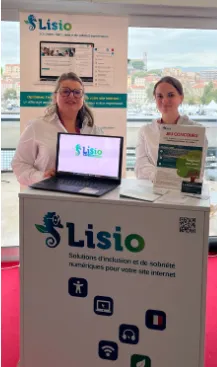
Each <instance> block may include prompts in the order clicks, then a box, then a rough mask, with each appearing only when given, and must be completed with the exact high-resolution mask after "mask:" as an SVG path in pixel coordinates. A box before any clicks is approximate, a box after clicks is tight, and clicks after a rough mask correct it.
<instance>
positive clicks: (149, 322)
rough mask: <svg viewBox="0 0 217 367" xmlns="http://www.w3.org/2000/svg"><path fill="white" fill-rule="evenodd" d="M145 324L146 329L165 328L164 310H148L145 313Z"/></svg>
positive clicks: (161, 329)
mask: <svg viewBox="0 0 217 367" xmlns="http://www.w3.org/2000/svg"><path fill="white" fill-rule="evenodd" d="M145 324H146V326H147V328H148V329H152V330H160V331H163V330H165V329H166V314H165V312H164V311H158V310H148V311H146V314H145Z"/></svg>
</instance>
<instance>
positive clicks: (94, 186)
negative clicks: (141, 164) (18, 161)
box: [30, 133, 123, 197]
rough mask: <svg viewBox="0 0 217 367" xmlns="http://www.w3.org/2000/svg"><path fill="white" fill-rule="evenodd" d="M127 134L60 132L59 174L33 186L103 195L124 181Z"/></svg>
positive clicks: (58, 146)
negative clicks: (124, 143) (122, 176)
mask: <svg viewBox="0 0 217 367" xmlns="http://www.w3.org/2000/svg"><path fill="white" fill-rule="evenodd" d="M122 156H123V137H121V136H105V135H80V134H69V133H58V136H57V152H56V173H55V176H53V177H50V178H47V179H44V180H42V181H40V182H37V183H35V184H33V185H31V186H30V187H32V188H34V189H39V190H49V191H57V192H64V193H70V194H79V195H88V196H96V197H99V196H102V195H104V194H105V193H107V192H109V191H111V190H113V189H115V188H116V187H117V186H118V185H120V183H121V173H122Z"/></svg>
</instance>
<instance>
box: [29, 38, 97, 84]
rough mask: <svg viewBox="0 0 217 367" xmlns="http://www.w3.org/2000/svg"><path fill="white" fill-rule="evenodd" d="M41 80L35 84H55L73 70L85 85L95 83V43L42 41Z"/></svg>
mask: <svg viewBox="0 0 217 367" xmlns="http://www.w3.org/2000/svg"><path fill="white" fill-rule="evenodd" d="M39 52H40V80H38V81H36V82H35V83H34V84H35V85H36V84H46V85H53V84H55V82H56V80H57V78H58V77H59V76H60V75H61V74H62V73H65V72H69V71H73V72H74V73H76V74H77V75H78V76H79V77H80V78H81V80H82V81H83V83H84V84H85V85H92V84H93V78H94V77H93V57H94V43H92V42H62V41H40V47H39Z"/></svg>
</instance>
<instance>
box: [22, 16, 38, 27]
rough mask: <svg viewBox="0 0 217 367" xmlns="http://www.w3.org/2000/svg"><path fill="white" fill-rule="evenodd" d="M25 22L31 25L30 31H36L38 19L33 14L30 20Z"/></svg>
mask: <svg viewBox="0 0 217 367" xmlns="http://www.w3.org/2000/svg"><path fill="white" fill-rule="evenodd" d="M24 22H25V23H26V24H29V30H30V31H34V29H35V28H36V25H35V23H36V22H37V19H36V17H35V16H34V15H33V14H30V15H29V16H28V19H27V20H24Z"/></svg>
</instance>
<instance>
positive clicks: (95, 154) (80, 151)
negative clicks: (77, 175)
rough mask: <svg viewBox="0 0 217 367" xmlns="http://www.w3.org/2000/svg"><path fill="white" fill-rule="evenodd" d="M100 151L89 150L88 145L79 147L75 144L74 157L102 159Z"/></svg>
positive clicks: (95, 149)
mask: <svg viewBox="0 0 217 367" xmlns="http://www.w3.org/2000/svg"><path fill="white" fill-rule="evenodd" d="M102 153H103V152H102V150H101V149H97V148H91V147H90V146H89V145H88V147H84V146H81V145H80V144H77V145H76V146H75V155H76V156H79V155H81V154H82V155H83V156H86V157H92V158H102Z"/></svg>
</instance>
